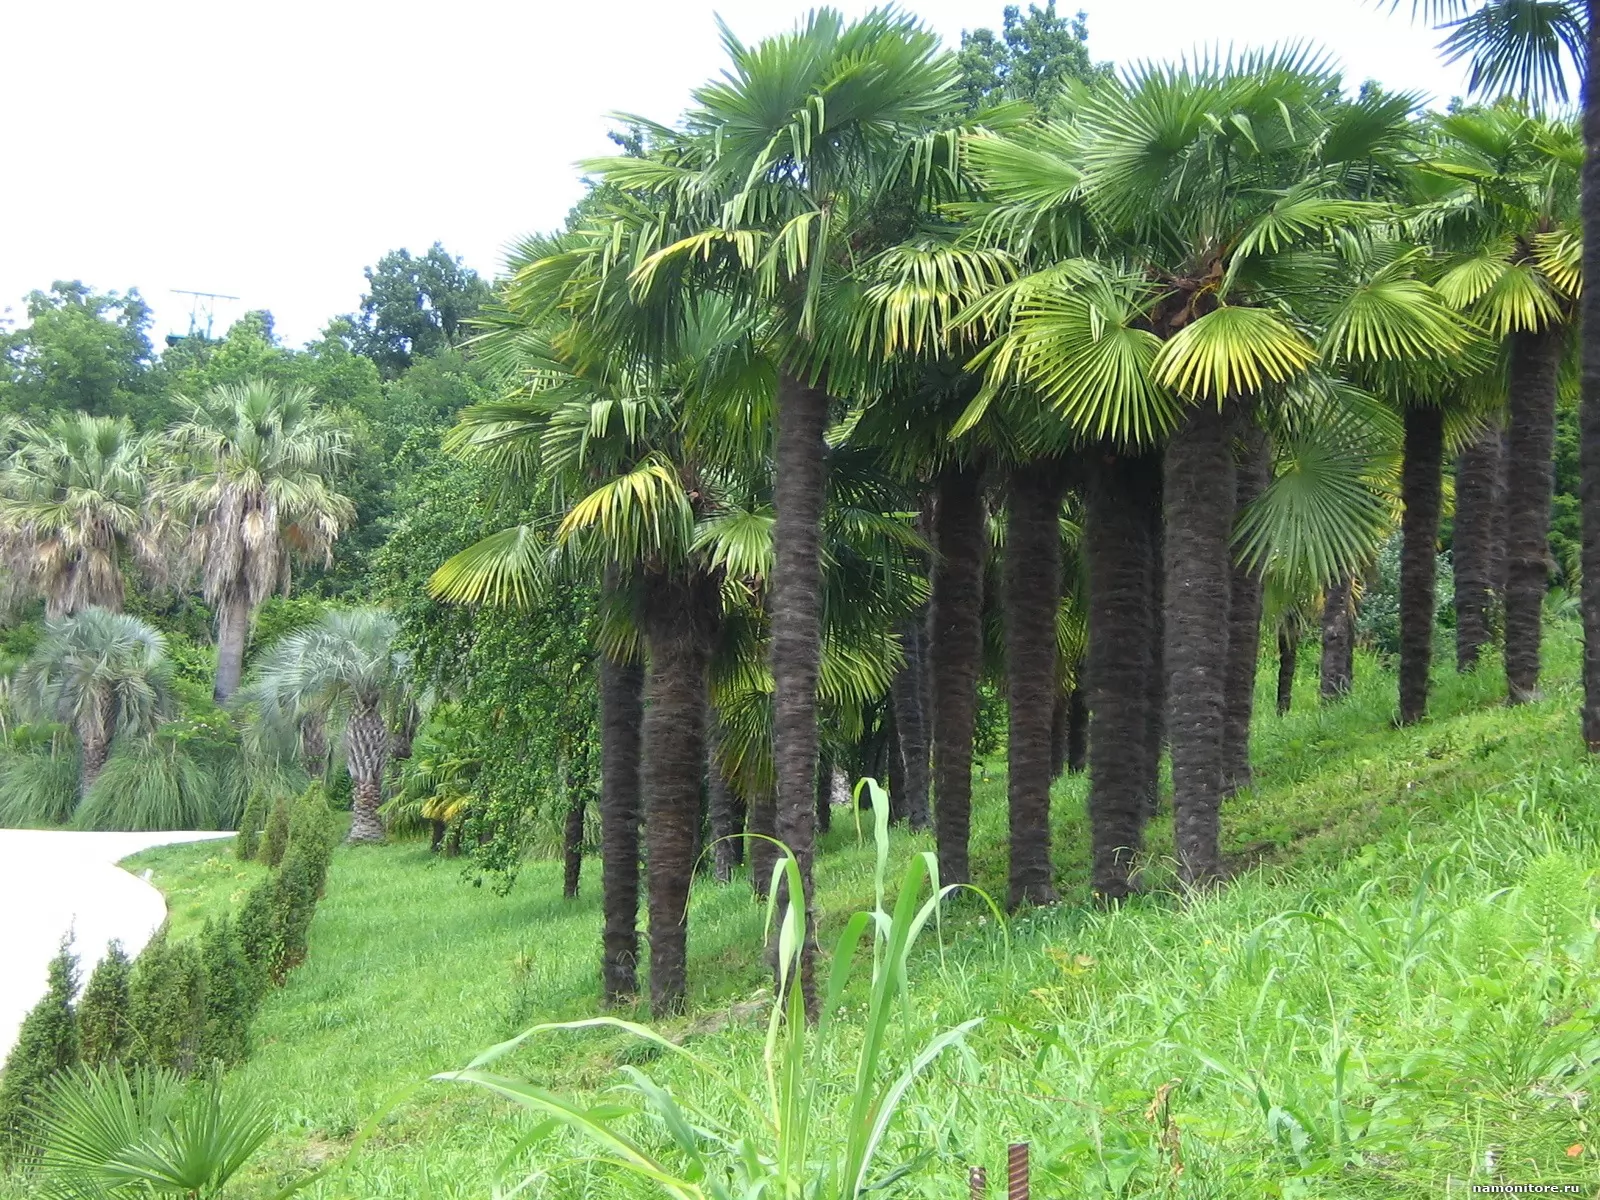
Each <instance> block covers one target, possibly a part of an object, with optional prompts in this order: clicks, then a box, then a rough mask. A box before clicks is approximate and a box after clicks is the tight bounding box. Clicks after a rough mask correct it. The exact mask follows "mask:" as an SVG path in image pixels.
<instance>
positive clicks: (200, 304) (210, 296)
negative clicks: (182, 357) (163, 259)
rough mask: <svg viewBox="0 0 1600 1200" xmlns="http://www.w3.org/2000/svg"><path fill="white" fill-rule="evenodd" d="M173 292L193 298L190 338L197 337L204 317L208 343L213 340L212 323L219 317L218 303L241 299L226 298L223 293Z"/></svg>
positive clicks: (180, 290)
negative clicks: (197, 331)
mask: <svg viewBox="0 0 1600 1200" xmlns="http://www.w3.org/2000/svg"><path fill="white" fill-rule="evenodd" d="M172 292H173V294H174V295H177V296H189V297H192V299H191V300H190V303H189V336H190V337H193V336H194V335H195V330H196V329H197V328H198V327H199V324H200V319H201V318H202V317H204V318H205V322H206V331H205V335H204V336H205V339H206V341H208V342H209V341H210V340H211V322H212V321H213V320H215V318H216V315H217V301H218V300H237V299H238V298H239V297H237V296H224V295H223V294H222V293H221V292H193V291H190V290H189V289H188V288H173V289H172Z"/></svg>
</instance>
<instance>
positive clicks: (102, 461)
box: [0, 413, 154, 617]
mask: <svg viewBox="0 0 1600 1200" xmlns="http://www.w3.org/2000/svg"><path fill="white" fill-rule="evenodd" d="M15 438H16V443H17V444H16V446H15V449H13V450H12V451H11V454H10V457H9V459H8V461H7V462H6V464H5V466H4V469H3V471H0V553H3V554H4V555H5V558H6V560H7V561H8V563H9V565H10V567H11V570H12V572H13V574H14V575H15V577H16V578H17V579H18V580H19V581H20V582H21V583H22V584H23V585H24V586H26V587H27V588H28V589H29V590H30V591H32V592H34V593H35V594H38V595H42V596H43V597H44V600H45V614H46V615H47V616H50V617H63V616H71V615H72V614H73V613H75V612H78V611H79V610H80V609H84V608H88V607H90V606H97V607H99V608H105V609H110V610H112V611H114V612H120V611H121V609H122V601H123V590H124V583H123V564H124V563H125V562H126V561H127V560H128V559H129V558H130V557H133V556H137V557H140V558H145V559H149V558H152V557H153V556H154V545H153V543H152V540H151V538H150V537H149V525H148V522H147V519H146V517H147V514H146V512H145V500H146V497H147V484H146V480H147V473H148V470H149V451H150V439H149V438H147V437H144V436H142V435H140V434H137V433H135V432H134V428H133V425H132V423H131V422H129V421H128V420H127V419H126V418H118V417H91V416H88V415H87V414H85V413H74V414H71V415H60V416H57V417H55V418H54V419H53V420H52V421H51V422H50V423H49V424H48V425H44V426H34V425H24V426H21V427H20V428H18V429H17V430H16V431H15Z"/></svg>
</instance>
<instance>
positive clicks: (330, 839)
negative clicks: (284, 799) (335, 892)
mask: <svg viewBox="0 0 1600 1200" xmlns="http://www.w3.org/2000/svg"><path fill="white" fill-rule="evenodd" d="M338 842H339V828H338V824H337V822H336V821H335V819H334V815H333V809H332V808H330V807H329V806H328V801H327V793H326V792H325V791H324V790H323V787H322V784H320V783H313V784H312V785H311V786H310V787H309V788H307V789H306V791H305V794H304V795H303V796H301V797H300V799H299V801H298V802H297V803H296V804H295V806H294V809H293V811H292V812H291V814H290V817H289V848H288V851H287V855H288V856H293V855H300V856H302V857H304V858H305V860H306V864H307V870H308V871H309V876H310V879H311V884H312V891H313V894H314V895H315V896H316V898H317V899H319V900H320V899H321V898H322V896H323V893H324V892H325V891H326V890H327V882H328V865H329V863H330V862H331V861H332V859H333V848H334V846H336V845H337V844H338Z"/></svg>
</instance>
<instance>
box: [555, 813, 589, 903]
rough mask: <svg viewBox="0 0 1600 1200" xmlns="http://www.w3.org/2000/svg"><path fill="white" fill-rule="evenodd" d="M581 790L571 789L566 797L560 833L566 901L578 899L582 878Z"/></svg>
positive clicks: (562, 880) (562, 885)
mask: <svg viewBox="0 0 1600 1200" xmlns="http://www.w3.org/2000/svg"><path fill="white" fill-rule="evenodd" d="M587 807H588V806H587V805H586V804H585V803H584V795H583V789H582V788H571V789H570V790H569V792H568V796H567V820H566V825H565V828H563V829H562V831H561V861H562V868H563V871H562V879H561V894H562V895H563V896H564V897H566V898H567V899H568V900H576V899H577V898H578V885H579V883H580V882H581V880H582V877H583V812H584V809H585V808H587Z"/></svg>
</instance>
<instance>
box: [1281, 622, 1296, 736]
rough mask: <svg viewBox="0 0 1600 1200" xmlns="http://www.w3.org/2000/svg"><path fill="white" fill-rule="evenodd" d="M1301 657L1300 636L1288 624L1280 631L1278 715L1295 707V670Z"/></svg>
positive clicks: (1282, 714) (1285, 713)
mask: <svg viewBox="0 0 1600 1200" xmlns="http://www.w3.org/2000/svg"><path fill="white" fill-rule="evenodd" d="M1299 657H1300V635H1299V634H1297V633H1296V632H1295V631H1294V628H1293V627H1292V626H1291V625H1289V623H1288V622H1284V624H1283V625H1282V626H1280V627H1279V629H1278V715H1279V716H1280V717H1282V716H1286V715H1288V712H1289V710H1290V709H1291V708H1293V707H1294V668H1295V660H1296V659H1297V658H1299Z"/></svg>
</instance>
